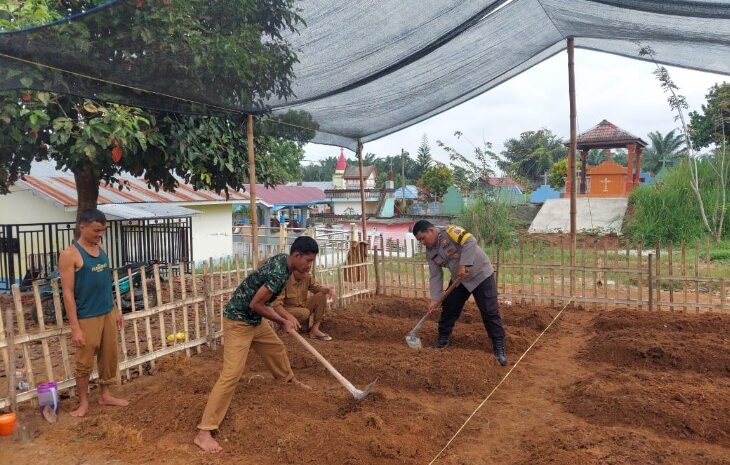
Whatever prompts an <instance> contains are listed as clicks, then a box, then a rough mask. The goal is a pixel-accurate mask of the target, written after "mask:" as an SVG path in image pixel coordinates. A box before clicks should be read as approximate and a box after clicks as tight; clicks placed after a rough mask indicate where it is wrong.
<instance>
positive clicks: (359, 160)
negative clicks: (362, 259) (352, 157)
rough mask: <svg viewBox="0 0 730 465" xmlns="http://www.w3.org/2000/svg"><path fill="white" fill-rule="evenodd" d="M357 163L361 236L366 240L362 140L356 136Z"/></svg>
mask: <svg viewBox="0 0 730 465" xmlns="http://www.w3.org/2000/svg"><path fill="white" fill-rule="evenodd" d="M357 163H358V165H359V167H360V209H361V211H362V216H361V218H362V237H363V239H364V240H367V237H368V223H367V213H366V211H365V180H364V179H363V173H362V172H363V167H362V140H360V138H359V137H358V138H357Z"/></svg>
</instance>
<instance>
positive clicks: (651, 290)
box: [647, 254, 654, 312]
mask: <svg viewBox="0 0 730 465" xmlns="http://www.w3.org/2000/svg"><path fill="white" fill-rule="evenodd" d="M653 261H654V255H653V254H649V282H648V283H647V284H648V288H649V311H650V312H651V311H652V310H654V276H653V275H652V266H653V263H652V262H653Z"/></svg>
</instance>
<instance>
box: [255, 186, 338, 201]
mask: <svg viewBox="0 0 730 465" xmlns="http://www.w3.org/2000/svg"><path fill="white" fill-rule="evenodd" d="M246 191H248V185H246ZM256 197H257V198H259V199H261V200H263V201H264V202H265V203H268V204H270V205H272V206H299V205H311V204H317V203H327V198H326V197H325V195H324V191H323V190H322V189H319V188H317V187H310V186H288V185H279V186H275V187H271V188H269V187H266V186H264V185H263V184H256Z"/></svg>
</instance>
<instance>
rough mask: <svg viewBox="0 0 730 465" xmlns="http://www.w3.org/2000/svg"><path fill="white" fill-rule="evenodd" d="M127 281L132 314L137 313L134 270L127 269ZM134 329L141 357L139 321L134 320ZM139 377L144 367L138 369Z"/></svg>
mask: <svg viewBox="0 0 730 465" xmlns="http://www.w3.org/2000/svg"><path fill="white" fill-rule="evenodd" d="M127 279H129V283H130V285H129V291H128V292H129V302H130V304H131V305H132V309H131V312H132V314H134V313H137V303H136V302H135V301H134V288H133V287H132V284H131V283H132V270H131V269H129V268H127ZM132 329H133V330H134V347H135V349H136V350H137V357H140V356H141V351H140V348H139V327H138V326H137V319H136V318H135V319H133V320H132ZM137 370H138V372H139V375H140V376H142V365H140V366H139V367H138V368H137Z"/></svg>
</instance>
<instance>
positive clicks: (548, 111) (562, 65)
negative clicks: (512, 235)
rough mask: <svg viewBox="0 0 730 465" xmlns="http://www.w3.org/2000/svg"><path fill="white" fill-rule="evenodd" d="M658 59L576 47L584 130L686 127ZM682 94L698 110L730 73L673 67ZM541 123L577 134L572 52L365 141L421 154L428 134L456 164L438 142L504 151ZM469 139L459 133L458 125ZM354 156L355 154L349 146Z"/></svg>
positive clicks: (311, 153) (442, 157)
mask: <svg viewBox="0 0 730 465" xmlns="http://www.w3.org/2000/svg"><path fill="white" fill-rule="evenodd" d="M654 69H655V66H654V65H653V64H650V63H646V62H642V61H638V60H632V59H628V58H623V57H619V56H614V55H609V54H605V53H599V52H592V51H588V50H581V49H577V50H576V51H575V74H576V93H577V94H576V101H577V110H578V133H581V132H584V131H587V130H588V129H590V128H592V127H593V126H595V125H596V124H598V123H599V122H600V121H601V120H603V119H607V120H608V121H610V122H612V123H614V124H615V125H617V126H619V127H620V128H622V129H625V130H627V131H629V132H630V133H633V134H634V135H636V136H639V137H641V138H642V139H644V140H645V141H647V142H648V139H647V137H646V134H647V133H649V132H651V131H661V132H662V133H666V132H669V131H671V130H672V129H674V128H676V127H678V122H675V121H674V114H673V113H672V112H671V111H670V109H669V106H668V104H667V96H666V95H665V94H664V93H663V91H662V89H661V88H660V87H659V82H658V81H657V79H656V77H655V76H654V75H653V74H652V71H653V70H654ZM668 69H669V73H670V75H671V77H672V79H673V80H674V82H675V83H676V84H677V85H678V86H679V88H680V90H679V93H680V94H682V95H684V96H685V97H686V98H687V102H688V103H689V105H690V110H698V111H699V110H700V109H701V105H702V104H703V103H705V94H706V93H707V91H708V89H709V88H710V86H712V85H713V84H715V83H721V82H723V81H730V77H728V76H723V75H718V74H712V73H703V72H699V71H691V70H686V69H681V68H675V67H668ZM540 128H547V129H550V130H551V131H552V132H553V133H555V134H557V135H558V136H560V137H562V138H564V139H567V138H568V137H569V136H570V114H569V102H568V55H567V51H564V52H562V53H559V54H557V55H556V56H554V57H552V58H550V59H549V60H546V61H544V62H542V63H541V64H539V65H537V66H535V67H533V68H531V69H529V70H527V71H525V72H524V73H522V74H521V75H519V76H517V77H515V78H513V79H512V80H510V81H507V82H506V83H504V84H502V85H500V86H498V87H496V88H494V89H492V90H490V91H488V92H486V93H485V94H482V95H481V96H479V97H476V98H474V99H472V100H470V101H468V102H465V103H463V104H461V105H459V106H457V107H455V108H452V109H451V110H449V111H446V112H444V113H441V114H440V115H437V116H434V117H432V118H430V119H428V120H426V121H423V122H421V123H419V124H416V125H414V126H411V127H409V128H406V129H404V130H402V131H399V132H397V133H394V134H391V135H390V136H386V137H383V138H381V139H379V140H376V141H372V142H367V143H365V147H364V152H365V153H367V152H372V153H376V154H378V155H379V156H385V155H393V154H396V153H400V150H401V148H403V149H405V150H407V151H408V152H410V154H411V156H415V154H416V151H417V149H418V146H419V144H420V142H421V137H422V136H423V135H424V134H426V135H427V137H428V139H429V143H430V146H431V154H432V156H433V158H434V159H436V160H439V161H442V162H444V163H448V156H447V155H446V153H445V152H444V151H443V150H442V149H440V148H439V147H438V146H437V145H436V140H442V141H443V142H444V143H446V144H448V145H451V146H453V147H456V148H458V149H460V150H462V151H463V152H462V153H465V154H466V153H471V152H473V145H471V144H470V143H469V142H467V141H465V140H464V138H468V139H469V140H470V141H471V142H473V144H476V145H481V141H482V140H487V141H489V142H491V143H492V144H493V146H494V149H495V151H496V152H497V153H499V152H501V151H502V149H503V144H504V141H505V140H507V139H510V138H512V137H518V136H519V135H520V133H522V132H524V131H529V130H537V129H540ZM457 130H458V131H461V132H463V133H464V137H462V138H461V139H460V140H459V139H457V138H456V137H454V131H457ZM305 150H306V155H305V159H306V160H307V161H310V160H320V159H322V158H325V157H328V156H333V155H338V154H339V152H340V149H339V148H338V147H331V146H326V145H318V144H309V145H307V146H306V147H305ZM345 155H346V156H349V157H351V156H353V153H352V152H351V151H349V150H347V149H345Z"/></svg>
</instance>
